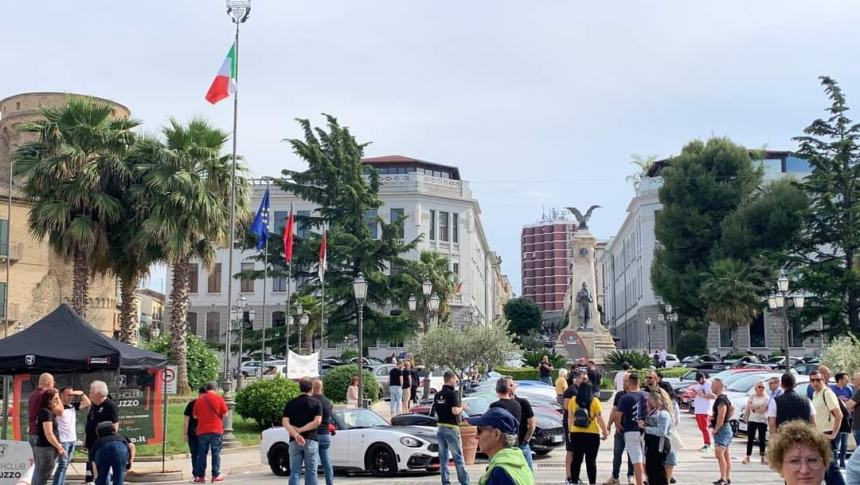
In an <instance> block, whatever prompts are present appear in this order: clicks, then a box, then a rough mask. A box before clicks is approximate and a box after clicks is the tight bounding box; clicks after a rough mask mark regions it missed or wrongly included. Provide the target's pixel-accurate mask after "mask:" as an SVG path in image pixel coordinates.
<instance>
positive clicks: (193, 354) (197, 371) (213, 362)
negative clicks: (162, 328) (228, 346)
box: [148, 334, 218, 392]
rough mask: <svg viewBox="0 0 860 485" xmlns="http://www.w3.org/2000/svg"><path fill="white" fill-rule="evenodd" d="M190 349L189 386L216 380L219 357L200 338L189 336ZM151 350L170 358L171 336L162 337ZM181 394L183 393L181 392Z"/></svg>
mask: <svg viewBox="0 0 860 485" xmlns="http://www.w3.org/2000/svg"><path fill="white" fill-rule="evenodd" d="M186 345H187V347H188V351H187V358H188V367H187V369H188V384H189V385H190V386H191V388H192V389H195V390H196V389H197V388H198V387H200V386H202V385H203V384H206V383H207V382H209V381H212V380H215V378H216V377H218V357H216V356H215V354H214V353H212V352H211V351H210V350H209V348H208V347H207V346H206V342H204V341H203V340H202V339H201V338H200V337H198V336H196V335H191V334H189V335H188V336H187V338H186ZM148 347H149V350H151V351H153V352H158V353H159V354H164V355H166V356H167V357H168V358H169V357H170V335H162V336H161V337H159V338H157V339H156V340H155V341H153V342H151V343H150V344H149V346H148ZM180 392H181V391H180Z"/></svg>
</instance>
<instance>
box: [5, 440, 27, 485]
mask: <svg viewBox="0 0 860 485" xmlns="http://www.w3.org/2000/svg"><path fill="white" fill-rule="evenodd" d="M32 464H33V449H32V448H30V443H27V442H26V441H11V440H0V485H15V484H19V483H21V484H24V483H30V477H31V475H32V473H33V471H32V470H30V468H31V467H32Z"/></svg>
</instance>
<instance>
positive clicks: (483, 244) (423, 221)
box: [168, 156, 510, 356]
mask: <svg viewBox="0 0 860 485" xmlns="http://www.w3.org/2000/svg"><path fill="white" fill-rule="evenodd" d="M363 163H365V164H366V165H369V166H372V167H374V168H376V169H377V170H378V171H379V173H380V182H381V184H380V190H379V196H380V199H381V200H382V201H383V205H382V207H380V208H379V211H378V213H377V214H378V215H379V217H380V218H382V219H383V220H385V221H388V222H390V221H393V220H396V219H397V218H398V217H400V215H405V216H406V221H405V223H404V235H403V237H404V239H405V240H407V241H411V240H413V239H415V238H416V237H418V236H422V240H421V242H419V244H418V248H417V250H415V251H413V252H411V253H409V254H407V256H406V257H407V258H414V259H417V257H418V255H419V253H420V252H421V251H435V252H439V253H442V254H444V255H445V256H447V257H448V259H449V261H450V264H451V268H450V269H451V271H453V272H454V273H455V274H456V275H457V278H458V281H459V282H460V283H462V286H461V287H460V292H459V293H458V294H457V295H455V296H454V297H453V298H452V300H451V302H450V305H451V318H452V321H453V322H454V323H455V324H462V323H465V322H477V323H482V322H487V321H492V320H493V319H494V318H496V316H498V315H499V308H501V305H502V304H503V303H504V301H503V300H504V299H505V298H506V297H509V293H508V294H507V296H506V294H505V293H504V292H503V291H499V289H500V288H504V287H505V284H504V282H500V281H498V280H499V279H500V278H505V277H504V275H503V274H502V273H501V269H500V262H501V260H500V259H499V258H498V256H496V254H495V253H494V252H493V251H492V250H491V249H490V247H489V244H488V242H487V238H486V235H485V234H484V229H483V226H482V225H481V218H480V215H481V208H480V205H479V204H478V201H477V200H476V199H475V198H474V197H473V196H472V192H471V190H470V189H469V184H468V182H466V181H464V180H461V179H460V173H459V170H458V169H457V168H456V167H451V166H446V165H440V164H437V163H431V162H426V161H422V160H416V159H413V158H407V157H402V156H386V157H376V158H368V159H365V160H363ZM265 188H266V186H265V185H263V183H262V182H257V183H255V184H254V186H253V191H252V194H251V200H250V202H249V205H248V206H249V207H250V208H252V210H256V208H257V207H258V206H259V204H260V200H261V198H262V196H263V193H264V192H265ZM291 203H292V204H293V208H294V210H295V211H296V214H297V215H299V216H301V215H310V214H311V212H312V211H314V210H315V209H316V207H315V206H314V204H312V203H310V202H307V201H304V200H301V199H298V198H297V197H296V196H294V195H293V194H289V193H286V192H284V191H282V190H280V189H278V188H277V187H275V186H271V187H270V212H271V216H272V217H271V221H272V224H273V227H272V230H273V231H275V233H277V234H280V233H282V232H283V226H284V221H285V220H286V218H287V216H288V213H289V210H290V204H291ZM368 219H369V220H373V219H374V218H373V217H372V214H368ZM371 224H372V225H371V227H370V229H371V234H378V231H379V230H380V228H379V227H377V224H375V223H371ZM307 230H309V228H305V227H302V226H301V224H299V226H298V227H297V236H298V237H302V233H303V231H307ZM253 254H255V253H254V252H253V251H245V252H244V253H242V252H240V251H238V250H236V251H234V255H233V266H234V268H233V270H234V273H236V272H239V271H241V270H243V269H252V268H254V267H256V268H257V269H262V268H263V264H262V263H261V262H257V263H255V262H253V261H251V260H249V259H248V258H249V257H250V256H251V255H253ZM227 257H228V254H227V250H226V249H222V250H219V251H218V253H217V257H216V260H215V261H216V263H215V265H214V267H213V268H212V270H211V271H207V270H206V269H205V268H202V267H201V266H200V265H196V264H193V265H192V271H191V278H190V293H191V296H190V307H189V310H188V324H189V329H190V332H191V333H194V334H196V335H198V336H200V337H202V338H205V339H207V340H210V341H217V340H220V341H223V340H224V335H225V334H226V328H227V327H226V325H227V284H228V280H227V278H228V276H227V264H228V263H227ZM169 272H170V270H169V268H168V273H169ZM505 280H506V278H505ZM168 281H171V278H170V276H169V275H168ZM507 286H508V288H509V287H510V284H509V283H508V285H507ZM267 287H268V289H267V296H266V302H267V309H266V312H265V315H264V314H263V311H262V306H263V281H262V280H256V281H254V280H247V281H241V282H240V281H235V282H234V286H233V295H234V300H235V299H237V298H239V296H240V294H241V295H242V296H244V297H245V299H246V301H247V305H248V306H249V307H253V308H254V309H255V312H256V320H255V322H254V328H255V329H260V328H262V326H263V325H264V324H265V326H266V328H271V326H272V325H273V324H274V325H276V326H277V325H283V324H284V323H285V321H286V319H285V303H286V298H287V293H286V291H287V282H286V279H285V278H270V279H269V281H268V284H267ZM293 288H294V289H295V282H294V284H293ZM169 291H170V290H169V289H168V293H169ZM329 345H330V346H332V348H331V349H327V350H330V351H331V352H332V353H335V352H336V350H337V349H336V344H335V343H333V342H330V343H329ZM403 346H404V343H403V342H375V343H374V342H371V343H369V344H368V347H369V348H370V354H371V355H375V356H387V355H391V353H392V352H393V351H397V350H401V349H402V348H403Z"/></svg>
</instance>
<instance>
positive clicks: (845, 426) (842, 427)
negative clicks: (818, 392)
mask: <svg viewBox="0 0 860 485" xmlns="http://www.w3.org/2000/svg"><path fill="white" fill-rule="evenodd" d="M828 389H829V388H828ZM828 389H825V390H824V396H822V397H823V399H824V405H825V406H826V405H827V391H828ZM836 402H837V403H839V411H841V412H842V422H841V423H839V432H840V433H850V432H851V422H850V421H848V416H849V415H848V409H847V408H845V404H843V403H842V399H839V397H838V396H837V397H836Z"/></svg>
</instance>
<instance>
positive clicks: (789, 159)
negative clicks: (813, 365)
mask: <svg viewBox="0 0 860 485" xmlns="http://www.w3.org/2000/svg"><path fill="white" fill-rule="evenodd" d="M668 163H669V161H666V160H663V161H659V162H656V163H655V164H654V166H653V167H652V168H651V170H649V172H648V174H647V176H646V177H644V178H643V179H642V182H641V184H640V185H639V188H638V189H637V191H636V195H635V196H634V197H633V199H632V200H631V201H630V203H629V204H628V206H627V216H626V217H625V219H624V222H623V223H622V224H621V228H620V229H619V230H618V233H617V234H616V235H615V236H614V237H612V238H611V239H610V241H609V242H608V243H607V245H606V250H605V252H604V254H603V257H602V258H601V261H600V263H601V264H602V265H603V275H604V283H603V284H604V295H605V299H606V302H605V317H606V324H607V326H608V327H609V329H610V331H611V332H612V336H613V337H614V338H615V339H616V342H617V343H618V346H619V348H638V349H648V348H650V349H651V350H653V349H658V348H672V346H673V345H674V340H675V338H677V337H678V335H677V332H675V333H674V334H673V333H672V332H670V331H669V328H668V327H667V325H666V322H665V320H663V321H661V319H660V315H661V314H662V311H663V309H662V306H661V305H660V302H658V301H657V298H656V296H655V295H654V291H653V289H652V287H651V265H652V263H653V261H654V248H655V246H656V244H657V241H656V238H655V235H654V228H655V219H656V215H657V213H658V212H659V211H660V210H661V209H662V205H661V204H660V201H659V198H658V195H657V191H658V190H659V188H660V186H661V185H662V183H663V179H662V178H661V177H660V172H661V170H662V169H663V168H664V167H665V166H666V165H667V164H668ZM763 167H764V171H765V176H764V179H765V181H772V180H775V179H777V178H780V177H784V176H794V177H803V176H804V175H806V174H808V173H809V165H808V164H807V163H806V162H805V161H804V160H802V159H800V158H797V157H795V156H794V155H792V154H791V153H790V152H785V151H766V152H765V159H764V160H763ZM766 307H767V303H766V302H762V309H763V312H762V313H761V314H759V316H758V318H756V319H755V321H753V323H752V324H751V325H750V326H745V327H741V328H740V329H738V331H737V332H736V334H735V335H732V334H731V332H729V331H727V330H723V329H721V328H720V327H719V326H718V325H716V324H713V323H712V324H711V325H710V327H709V329H708V335H707V339H708V348H709V349H715V348H716V349H720V351H722V352H727V351H729V350H730V349H731V348H732V339H733V338H734V339H736V342H735V343H736V344H737V346H738V347H739V348H741V349H746V348H750V349H751V350H752V351H753V352H755V353H769V352H771V351H775V350H779V349H781V348H783V347H784V346H785V325H784V324H783V321H782V319H781V318H780V317H779V316H778V315H772V314H771V313H770V312H768V311H766ZM649 319H650V322H651V325H646V322H647V321H648V320H649ZM798 335H799V332H798V331H795V332H794V333H793V342H792V343H791V352H792V354H794V355H801V354H810V353H816V352H820V346H821V341H820V339H819V338H812V339H806V340H805V341H804V339H802V338H800V337H799V336H798ZM649 342H650V343H649Z"/></svg>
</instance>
